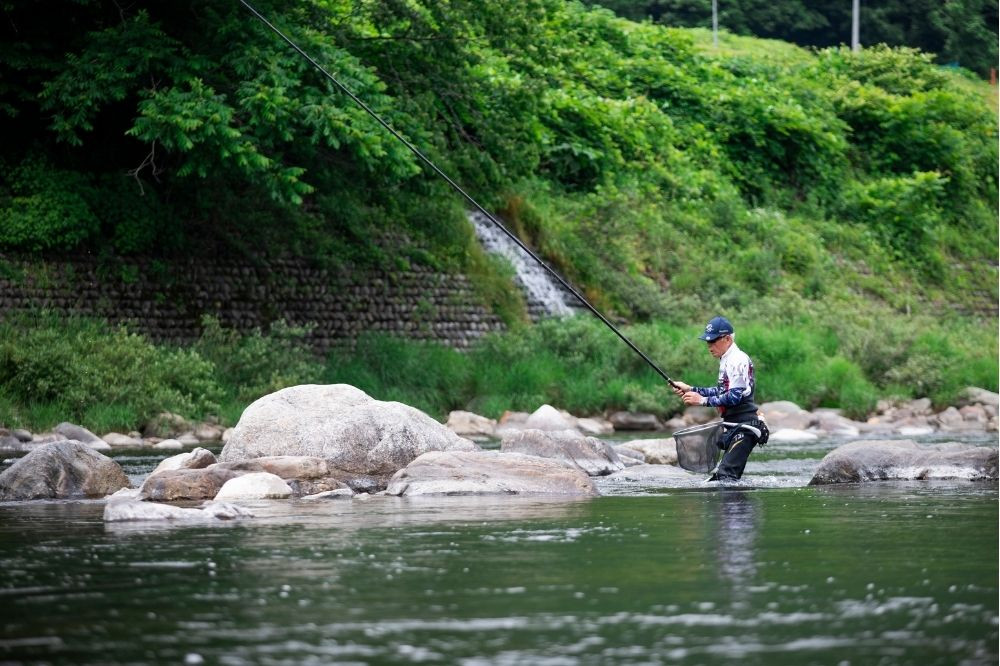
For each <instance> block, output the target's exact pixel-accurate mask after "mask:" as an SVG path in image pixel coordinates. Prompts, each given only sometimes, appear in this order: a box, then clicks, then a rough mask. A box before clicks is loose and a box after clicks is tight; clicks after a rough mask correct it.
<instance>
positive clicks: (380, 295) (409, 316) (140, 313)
mask: <svg viewBox="0 0 1000 666" xmlns="http://www.w3.org/2000/svg"><path fill="white" fill-rule="evenodd" d="M0 258H2V259H3V260H4V261H5V262H6V263H8V264H11V265H13V266H15V267H20V268H21V269H23V270H21V271H17V270H14V271H9V272H8V274H7V275H3V276H0V312H15V311H19V310H33V309H37V308H46V309H49V310H54V311H56V312H59V313H62V314H65V315H87V316H95V317H100V318H103V319H107V320H109V321H113V322H120V321H126V322H129V323H130V325H132V326H134V327H135V329H136V330H137V331H139V332H141V333H143V334H145V335H147V336H149V337H150V338H152V339H154V340H160V341H170V342H180V343H189V342H191V341H193V340H195V339H196V338H197V337H198V335H199V334H200V331H201V324H200V321H201V316H202V315H203V314H206V313H208V314H213V315H215V316H217V317H218V318H219V319H220V321H221V322H222V323H223V325H225V326H229V327H233V328H235V329H237V330H240V331H244V332H247V331H251V330H253V329H254V328H260V329H262V330H266V329H267V327H268V326H269V325H270V324H271V322H274V321H276V320H278V319H284V320H285V321H287V322H288V323H290V324H296V325H304V324H312V325H313V327H312V328H311V330H310V332H309V334H308V336H307V338H306V339H307V342H308V343H309V344H311V345H312V346H313V347H315V348H316V349H317V350H319V351H322V352H325V351H327V350H329V349H331V348H334V347H344V346H351V345H353V344H354V343H355V342H356V341H357V339H358V338H359V337H360V336H362V335H364V334H366V333H370V332H385V333H391V334H396V335H400V336H406V337H408V338H415V339H428V340H435V341H438V342H442V343H445V344H448V345H450V346H453V347H457V348H466V347H468V346H470V345H471V344H472V343H474V342H475V341H476V340H477V339H478V338H480V337H482V336H484V335H486V334H488V333H490V332H493V331H498V330H502V329H503V328H504V324H503V322H502V321H501V320H500V319H499V317H497V316H496V315H495V314H493V313H491V312H489V311H488V310H487V309H486V307H485V306H484V305H483V303H482V300H481V299H480V298H479V297H478V296H477V295H476V293H475V291H474V289H473V288H472V286H471V284H470V283H469V280H468V278H467V277H466V276H464V275H461V274H442V273H440V272H437V271H435V270H433V269H431V268H427V267H423V266H411V267H408V268H406V269H399V270H392V271H385V270H372V269H365V270H361V269H358V270H353V269H342V270H339V271H332V270H326V269H322V268H317V267H313V266H310V265H309V264H308V263H307V262H306V261H305V260H303V259H297V258H279V259H260V260H258V261H254V262H251V261H249V260H248V259H226V258H220V259H218V260H213V261H204V260H201V259H197V258H191V259H187V260H180V261H179V262H178V263H177V264H175V265H173V266H172V268H171V272H170V276H162V275H158V274H156V273H155V272H152V271H150V270H148V266H146V263H147V262H143V261H141V260H134V261H130V262H126V263H125V264H123V267H122V274H123V275H134V276H135V278H134V279H132V280H131V281H128V282H126V281H123V280H122V279H121V278H120V277H108V276H106V275H101V274H99V272H98V269H97V267H96V266H95V265H94V264H93V263H92V262H88V261H85V260H73V259H69V260H65V261H60V262H59V263H53V264H46V265H45V269H46V270H45V274H44V280H43V279H40V278H39V277H37V275H36V273H37V272H38V271H37V268H38V266H37V264H36V263H29V262H27V261H18V260H17V258H16V257H11V256H4V257H0ZM18 273H21V274H23V276H24V277H19V276H18V275H17V274H18ZM178 275H183V276H184V278H183V280H180V279H177V277H176V276H178Z"/></svg>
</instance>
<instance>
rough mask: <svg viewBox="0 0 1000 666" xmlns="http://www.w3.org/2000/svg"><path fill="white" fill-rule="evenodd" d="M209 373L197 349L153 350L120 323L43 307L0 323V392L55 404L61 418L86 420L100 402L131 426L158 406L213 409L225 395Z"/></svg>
mask: <svg viewBox="0 0 1000 666" xmlns="http://www.w3.org/2000/svg"><path fill="white" fill-rule="evenodd" d="M214 371H215V368H214V366H213V365H212V363H211V362H209V361H207V360H205V359H204V358H202V357H201V356H199V355H198V353H197V352H195V351H193V350H183V349H170V348H164V347H157V346H155V345H153V344H151V343H150V342H149V341H148V340H146V339H145V338H143V337H141V336H139V335H136V334H134V333H131V332H129V331H128V329H127V328H125V327H124V326H117V327H110V326H108V325H107V324H105V323H103V322H100V321H97V320H92V319H81V318H70V319H60V318H57V317H56V316H55V315H53V314H50V313H45V312H39V313H34V314H25V315H16V316H11V317H9V318H8V319H6V320H5V321H4V322H3V323H0V390H2V391H3V393H4V394H5V395H6V396H8V398H9V399H11V400H12V401H14V402H16V403H17V404H19V405H25V406H31V405H58V406H59V416H58V420H76V421H78V422H82V423H87V421H88V418H92V417H93V416H94V414H95V413H96V412H95V411H94V410H97V409H99V407H98V406H101V405H103V406H105V407H104V408H101V409H110V408H112V406H113V408H114V409H115V410H118V412H117V416H115V417H112V418H110V419H107V420H108V421H112V422H115V423H117V424H118V425H125V424H124V423H122V421H123V420H125V419H130V420H132V425H133V427H136V426H139V425H141V423H143V422H144V421H145V420H146V419H147V418H148V417H150V416H152V415H153V414H154V413H156V412H158V411H163V410H168V411H173V412H177V413H180V414H184V415H187V416H190V417H194V416H202V415H205V414H208V413H212V412H215V411H216V410H217V409H218V400H219V399H220V398H221V396H222V391H221V389H220V387H219V385H218V383H217V382H216V379H215V377H214ZM88 415H89V416H88ZM52 416H53V417H55V413H53V414H52ZM102 420H104V419H102ZM44 425H54V424H53V423H47V424H44Z"/></svg>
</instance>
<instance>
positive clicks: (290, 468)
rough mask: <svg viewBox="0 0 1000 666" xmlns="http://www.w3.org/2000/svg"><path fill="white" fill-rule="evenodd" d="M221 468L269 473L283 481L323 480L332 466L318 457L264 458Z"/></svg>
mask: <svg viewBox="0 0 1000 666" xmlns="http://www.w3.org/2000/svg"><path fill="white" fill-rule="evenodd" d="M219 467H224V468H226V469H234V470H238V471H242V472H268V473H270V474H274V475H275V476H278V477H280V478H282V479H322V478H325V477H328V476H330V474H331V470H330V465H329V464H327V462H326V461H325V460H323V459H322V458H318V457H316V456H264V457H263V458H253V459H252V460H240V461H238V462H223V463H219Z"/></svg>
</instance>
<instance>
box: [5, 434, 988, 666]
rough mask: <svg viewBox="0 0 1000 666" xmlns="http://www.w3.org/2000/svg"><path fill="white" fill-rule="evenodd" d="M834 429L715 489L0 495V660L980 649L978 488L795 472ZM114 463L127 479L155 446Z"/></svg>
mask: <svg viewBox="0 0 1000 666" xmlns="http://www.w3.org/2000/svg"><path fill="white" fill-rule="evenodd" d="M950 439H954V438H950ZM973 441H974V443H977V444H979V445H982V446H996V439H995V435H990V436H984V437H980V438H978V440H977V439H976V438H973ZM838 443H839V442H837V441H834V440H828V441H820V442H815V443H810V444H808V445H797V444H783V445H778V444H774V445H768V446H767V447H764V448H763V449H760V450H759V451H757V452H755V453H754V455H753V456H752V457H751V461H750V464H749V465H748V467H747V474H746V477H745V479H746V480H747V484H746V486H745V487H738V488H730V489H722V490H707V489H705V488H703V487H701V486H700V485H691V486H690V487H671V488H661V487H656V485H655V484H650V483H648V482H646V483H643V482H618V483H611V482H608V481H600V480H599V486H600V487H601V490H602V493H603V495H602V496H601V497H597V498H593V499H583V500H566V499H553V498H526V497H443V498H413V499H400V498H393V497H372V498H370V499H367V500H361V499H355V500H334V501H323V502H320V501H309V500H291V501H272V502H264V501H259V502H244V503H242V504H244V505H246V506H249V507H250V508H251V509H252V510H253V511H254V512H255V514H256V518H253V519H251V520H247V521H242V522H234V523H220V524H213V525H203V524H200V525H180V526H171V525H164V524H123V523H111V524H105V523H104V522H103V520H102V511H103V508H104V505H103V502H101V501H61V502H23V503H8V504H0V571H2V573H0V663H54V664H55V663H73V664H101V665H111V664H159V663H163V664H226V665H239V664H269V665H270V664H273V665H285V664H386V663H430V664H435V663H438V664H444V663H447V664H466V665H479V664H551V665H561V664H661V663H670V664H727V665H731V664H734V663H739V664H768V665H771V664H779V665H780V664H789V665H795V666H802V665H807V664H824V665H826V664H833V665H851V664H921V665H924V664H963V665H972V664H996V663H997V660H998V650H997V645H998V511H997V507H998V501H997V500H998V495H997V484H996V483H995V482H970V481H963V480H955V481H937V482H878V483H867V484H846V485H839V486H821V487H815V486H807V485H806V484H807V483H808V480H809V478H810V476H811V473H812V470H813V469H815V466H816V464H817V463H818V461H819V459H820V458H821V457H822V456H823V455H824V454H825V453H826V452H827V451H829V450H830V449H831V448H832V447H833V446H835V445H836V444H838ZM113 457H115V458H116V459H117V460H118V461H119V462H120V463H122V465H123V466H124V467H125V469H126V471H127V472H128V473H129V474H130V476H131V477H132V479H133V481H134V482H139V481H141V480H142V478H143V477H144V476H145V475H146V474H148V473H149V471H150V470H151V469H152V467H153V466H154V465H155V464H156V462H157V460H158V459H159V457H162V456H151V455H149V454H141V453H136V452H114V453H113Z"/></svg>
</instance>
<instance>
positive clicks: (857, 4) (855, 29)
mask: <svg viewBox="0 0 1000 666" xmlns="http://www.w3.org/2000/svg"><path fill="white" fill-rule="evenodd" d="M712 1H713V2H715V0H712ZM853 4H854V6H853V8H852V10H853V11H852V12H851V51H853V52H855V53H857V52H858V51H860V50H861V0H854V3H853Z"/></svg>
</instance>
